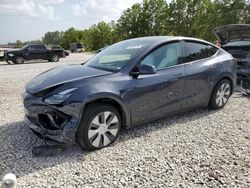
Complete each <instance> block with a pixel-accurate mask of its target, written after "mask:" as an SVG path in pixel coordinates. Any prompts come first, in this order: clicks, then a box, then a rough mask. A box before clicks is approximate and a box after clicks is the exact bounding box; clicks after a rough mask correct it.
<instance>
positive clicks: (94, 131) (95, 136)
mask: <svg viewBox="0 0 250 188" xmlns="http://www.w3.org/2000/svg"><path fill="white" fill-rule="evenodd" d="M118 130H119V121H118V118H117V116H116V115H115V114H114V113H112V112H110V111H105V112H102V113H99V114H98V115H97V116H95V117H94V118H93V120H92V122H91V124H90V127H89V130H88V139H89V141H90V143H91V145H93V146H94V147H96V148H99V147H105V146H107V145H108V144H110V143H111V142H112V141H114V140H115V139H116V136H117V134H118Z"/></svg>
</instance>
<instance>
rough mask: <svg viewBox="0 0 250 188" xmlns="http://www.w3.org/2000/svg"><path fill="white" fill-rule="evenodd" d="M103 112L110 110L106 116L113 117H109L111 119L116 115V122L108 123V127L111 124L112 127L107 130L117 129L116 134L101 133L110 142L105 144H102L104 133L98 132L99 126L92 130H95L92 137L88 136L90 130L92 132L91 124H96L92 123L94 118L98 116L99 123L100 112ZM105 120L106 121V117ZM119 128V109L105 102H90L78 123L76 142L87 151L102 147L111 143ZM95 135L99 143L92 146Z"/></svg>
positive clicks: (115, 137)
mask: <svg viewBox="0 0 250 188" xmlns="http://www.w3.org/2000/svg"><path fill="white" fill-rule="evenodd" d="M104 112H110V113H111V114H112V115H111V114H110V116H108V117H113V118H111V119H112V120H111V121H113V119H115V118H114V117H117V123H114V124H110V125H108V127H111V126H113V128H112V129H109V130H116V131H117V133H116V135H113V134H111V132H109V131H107V132H105V133H103V134H105V137H106V139H107V138H108V139H109V141H110V143H108V144H107V145H104V140H105V139H104V135H102V134H101V133H100V132H99V129H100V126H99V128H96V130H94V131H96V133H95V135H92V137H91V138H89V136H90V135H89V134H90V131H92V132H93V129H92V128H93V125H96V124H94V123H93V121H94V119H96V118H98V121H99V123H100V121H101V119H102V118H100V116H101V115H100V114H102V113H104ZM113 115H115V116H113ZM104 117H105V115H104ZM104 120H105V118H104ZM105 121H106V122H107V121H108V118H107V119H106V120H105ZM114 127H115V128H114ZM120 129H121V116H120V113H119V111H118V110H117V109H116V108H115V107H113V106H112V105H109V104H105V103H98V104H92V105H89V106H87V108H86V110H85V111H84V114H83V116H82V119H81V122H80V124H79V127H78V130H77V133H76V139H77V142H78V143H79V144H80V145H81V147H82V148H83V149H84V150H87V151H92V150H98V149H102V148H104V147H107V146H109V145H110V144H112V143H113V142H114V141H115V140H116V139H117V137H118V135H119V132H120ZM97 137H98V138H99V144H98V146H94V142H95V141H96V140H97Z"/></svg>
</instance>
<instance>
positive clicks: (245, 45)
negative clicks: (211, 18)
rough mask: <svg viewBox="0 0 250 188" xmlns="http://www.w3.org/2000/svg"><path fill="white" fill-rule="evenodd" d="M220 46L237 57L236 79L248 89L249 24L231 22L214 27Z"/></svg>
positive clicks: (249, 78) (249, 79) (249, 62)
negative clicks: (230, 23)
mask: <svg viewBox="0 0 250 188" xmlns="http://www.w3.org/2000/svg"><path fill="white" fill-rule="evenodd" d="M214 34H215V35H216V37H217V38H218V39H219V41H220V42H221V44H222V48H223V49H224V50H226V51H227V52H229V53H230V54H232V56H233V57H235V58H236V59H237V80H238V82H242V86H243V88H244V89H245V90H250V24H232V25H225V26H221V27H218V28H215V29H214Z"/></svg>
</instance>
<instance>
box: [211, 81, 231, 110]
mask: <svg viewBox="0 0 250 188" xmlns="http://www.w3.org/2000/svg"><path fill="white" fill-rule="evenodd" d="M224 89H225V92H224ZM222 91H223V92H222ZM223 93H224V95H223ZM231 94H232V84H231V82H230V81H229V80H228V79H223V80H221V81H220V82H219V83H218V84H217V85H216V86H215V88H214V90H213V93H212V95H211V98H210V101H209V105H208V107H209V108H210V109H213V110H217V109H221V108H223V107H224V106H225V105H226V103H227V102H228V99H229V97H230V96H231ZM220 99H221V100H220ZM225 99H226V100H225Z"/></svg>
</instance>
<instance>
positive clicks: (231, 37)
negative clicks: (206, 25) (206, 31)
mask: <svg viewBox="0 0 250 188" xmlns="http://www.w3.org/2000/svg"><path fill="white" fill-rule="evenodd" d="M213 33H214V34H215V36H216V37H217V39H218V40H220V41H221V43H222V45H224V44H227V43H229V42H232V41H242V40H250V24H231V25H225V26H221V27H217V28H215V29H214V30H213Z"/></svg>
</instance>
